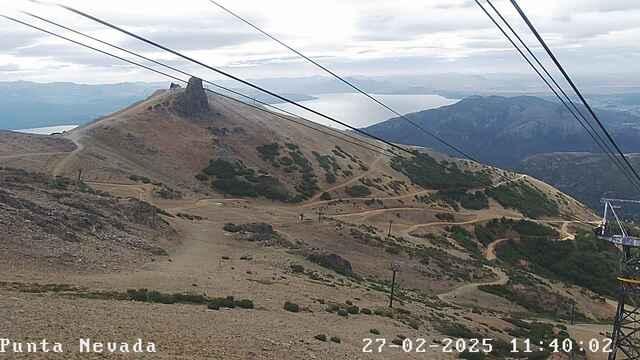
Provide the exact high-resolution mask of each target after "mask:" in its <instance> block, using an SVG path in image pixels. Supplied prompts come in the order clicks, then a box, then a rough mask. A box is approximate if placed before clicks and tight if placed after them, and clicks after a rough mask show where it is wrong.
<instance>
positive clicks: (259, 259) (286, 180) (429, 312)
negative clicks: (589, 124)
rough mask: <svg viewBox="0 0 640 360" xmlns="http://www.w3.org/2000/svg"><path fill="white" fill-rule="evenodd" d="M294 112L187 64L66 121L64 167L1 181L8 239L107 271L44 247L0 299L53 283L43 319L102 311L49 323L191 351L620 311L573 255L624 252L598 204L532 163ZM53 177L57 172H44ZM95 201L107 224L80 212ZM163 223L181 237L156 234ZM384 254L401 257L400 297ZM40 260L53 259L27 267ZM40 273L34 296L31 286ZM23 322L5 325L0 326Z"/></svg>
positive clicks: (310, 343)
mask: <svg viewBox="0 0 640 360" xmlns="http://www.w3.org/2000/svg"><path fill="white" fill-rule="evenodd" d="M289 120H291V119H290V118H283V117H282V116H280V115H276V114H273V113H269V112H264V111H260V110H257V109H253V108H250V107H248V106H246V105H241V104H238V103H237V102H234V101H232V100H229V99H225V98H222V97H219V96H213V95H209V96H207V95H206V94H205V93H204V91H203V89H202V87H201V83H200V82H199V81H198V80H197V79H192V81H190V85H189V87H188V88H186V89H180V88H178V89H175V88H174V89H171V90H166V91H158V92H156V93H155V94H154V95H153V96H152V97H150V98H149V99H147V100H145V101H143V102H140V103H138V104H135V105H133V106H131V107H129V108H127V109H124V110H122V111H120V112H118V113H115V114H113V115H111V116H107V117H105V118H102V119H99V120H97V121H95V122H93V123H91V124H89V125H87V126H85V127H82V128H79V129H77V130H74V131H72V132H70V133H68V134H65V135H64V138H65V139H68V140H69V141H71V142H73V143H75V144H76V145H77V147H76V148H75V149H71V150H72V151H70V152H67V153H65V154H63V155H62V156H59V155H56V156H57V157H55V158H50V159H49V165H50V166H49V168H48V169H45V170H47V171H49V173H50V175H49V176H55V175H59V176H63V177H59V178H55V177H51V178H50V177H47V176H44V175H38V176H36V177H35V178H36V179H38V182H39V183H38V184H40V185H38V186H37V187H36V186H35V185H31V187H20V186H18V185H17V181H14V180H6V181H9V182H8V183H7V184H9V185H10V186H8V190H7V191H11V192H10V195H7V196H6V197H4V198H0V206H4V207H5V208H6V209H8V210H6V211H5V213H6V214H8V215H6V216H11V218H10V220H9V221H8V222H10V223H11V226H12V227H11V229H12V230H11V231H12V232H13V233H14V234H21V235H20V236H22V237H18V238H16V239H17V240H16V239H14V240H12V241H10V242H9V243H8V244H9V245H10V247H9V248H10V249H12V252H11V253H10V254H13V255H11V256H10V257H13V256H17V255H15V254H18V250H19V249H20V248H19V244H21V243H25V242H28V241H31V242H33V243H34V244H36V245H37V244H40V245H38V246H37V247H35V248H34V250H29V251H31V252H32V253H33V252H36V250H37V249H40V247H39V246H42V247H41V248H46V247H47V246H49V247H50V248H53V249H68V247H69V246H71V245H70V244H73V246H76V247H81V248H82V251H81V253H82V252H86V253H91V254H92V255H91V256H94V257H95V259H96V260H95V262H96V264H97V265H99V266H102V263H104V262H109V264H112V265H113V268H111V267H107V268H106V269H105V270H104V271H93V272H87V271H78V270H82V269H79V268H76V267H73V266H71V265H69V263H67V262H65V261H63V259H62V258H60V257H55V258H48V257H47V256H44V255H42V254H40V253H38V254H36V255H34V256H32V260H33V261H32V263H28V264H27V263H25V265H24V266H23V268H16V270H14V271H12V272H11V273H9V275H7V273H5V276H4V278H0V285H2V286H1V287H0V302H2V299H3V297H2V296H3V295H5V294H7V295H8V296H18V297H20V298H21V299H24V302H22V303H21V304H19V305H17V306H16V305H13V306H12V309H13V310H15V311H30V309H32V308H33V307H37V306H38V304H39V303H40V302H42V301H43V299H44V296H47V297H48V299H50V300H49V301H51V302H54V303H55V304H56V307H55V309H45V310H44V311H42V312H40V313H39V314H38V316H37V319H36V320H34V324H41V323H42V324H44V323H46V322H48V321H50V319H52V318H56V317H60V316H62V317H66V318H68V317H69V312H70V311H71V310H70V309H72V308H73V306H77V307H80V308H82V309H85V308H88V307H92V306H99V307H102V308H109V315H100V314H98V315H95V316H96V317H92V318H90V315H88V313H87V312H85V311H81V312H80V313H79V314H78V317H79V318H80V319H75V320H74V321H69V324H68V327H67V328H65V329H66V330H65V331H64V332H63V333H62V335H60V336H62V337H64V339H63V340H64V341H69V342H71V341H73V336H74V334H75V332H74V331H73V330H74V329H75V330H77V329H79V328H80V327H82V326H85V328H84V329H85V330H87V329H89V330H88V331H91V332H92V333H93V334H96V336H105V334H107V333H108V332H109V331H110V330H109V328H110V326H111V325H110V324H113V322H114V321H115V320H114V319H119V323H121V324H124V325H122V326H126V328H127V329H128V330H127V334H128V335H127V336H131V337H136V336H142V337H144V336H145V335H148V336H151V337H153V339H154V340H155V341H156V342H157V343H158V346H159V347H160V349H162V350H161V351H162V352H163V354H164V355H165V357H167V358H188V359H203V358H208V357H209V356H210V354H212V353H215V354H217V355H216V356H217V358H220V359H283V358H291V359H308V358H318V359H336V358H345V359H359V358H362V346H363V342H362V341H363V340H362V339H363V338H367V337H376V336H377V335H379V334H382V336H383V337H386V338H388V340H389V341H392V340H393V339H394V338H399V337H402V336H407V337H410V338H416V337H423V338H425V339H426V340H427V341H428V343H429V344H431V343H433V344H438V341H441V339H442V338H443V337H467V338H469V337H476V338H483V337H491V338H494V339H496V341H499V342H501V344H502V345H504V344H505V343H506V342H507V341H508V340H509V339H510V338H511V337H513V336H517V337H527V336H533V335H536V336H539V335H540V334H545V336H546V335H549V336H551V334H560V335H558V336H566V337H569V336H573V328H569V329H568V331H569V332H566V331H565V330H564V329H565V328H566V327H567V325H566V321H567V317H568V316H569V315H568V314H569V312H568V311H570V308H568V307H567V304H571V303H575V304H576V311H577V313H578V314H579V316H581V318H580V319H581V321H584V322H590V321H595V320H601V319H606V318H608V317H610V316H611V313H612V312H613V311H614V310H615V309H614V308H613V307H612V306H610V304H609V303H607V301H606V300H605V296H609V295H610V293H609V291H610V289H609V288H607V287H606V286H593V287H590V286H589V284H588V283H589V281H590V280H594V281H593V284H600V285H601V284H604V283H605V282H604V281H603V279H604V278H605V277H606V276H609V275H610V274H609V273H596V271H595V269H597V267H595V266H594V267H593V270H592V268H591V267H590V266H588V264H581V263H580V262H579V261H578V259H583V258H584V254H585V253H586V252H588V251H591V250H590V249H593V248H597V249H598V252H597V254H595V255H593V256H591V257H590V258H589V261H593V262H597V263H599V264H603V266H607V264H609V263H610V262H611V261H613V259H614V258H615V252H614V250H613V249H610V248H607V247H606V246H604V245H602V244H599V243H597V240H595V239H594V238H593V237H592V234H591V233H590V229H591V223H592V222H594V221H597V217H596V216H595V214H593V213H592V212H591V211H590V210H589V209H587V208H586V207H584V206H583V205H582V204H580V203H579V202H577V201H576V200H574V199H573V198H571V197H569V196H567V195H565V194H563V193H561V192H559V191H558V190H556V189H554V188H553V187H551V186H549V185H547V184H545V183H542V182H540V181H538V180H536V179H533V178H531V177H528V176H525V175H520V174H516V173H511V172H507V171H503V170H500V169H497V168H494V167H489V166H485V165H482V164H476V163H472V162H470V161H466V160H460V159H454V158H450V157H447V156H444V155H441V154H437V153H432V152H429V151H426V150H424V151H420V152H418V151H416V152H415V154H414V155H411V156H410V155H407V154H403V155H400V154H396V155H393V154H380V153H377V152H373V151H370V150H366V149H363V148H361V147H359V146H356V145H354V144H351V143H348V142H345V141H343V140H340V139H336V138H333V137H327V136H325V135H322V134H320V133H318V132H316V131H314V130H312V129H310V128H308V127H305V126H302V125H300V124H296V123H294V122H291V121H289ZM294 120H295V121H297V122H303V123H304V124H305V125H308V126H314V127H316V128H318V129H322V130H323V131H329V129H327V128H325V127H322V126H320V125H317V124H313V123H308V122H305V121H304V120H301V119H294ZM368 143H369V144H376V145H377V146H384V144H379V143H374V142H370V141H369V142H368ZM68 150H70V149H66V148H65V149H64V150H63V151H68ZM16 151H17V152H19V151H20V150H16ZM22 151H26V150H22ZM25 156H27V157H28V155H25ZM34 156H35V155H34ZM11 171H13V170H11ZM10 175H11V176H17V175H15V174H14V173H10ZM78 175H80V181H78ZM21 176H22V175H21ZM24 176H26V175H24ZM31 176H35V175H31ZM8 178H10V177H8ZM69 179H71V180H69ZM34 181H35V180H34ZM59 182H62V183H63V184H65V186H67V189H51V186H54V187H55V185H56V184H59ZM50 183H51V184H50ZM43 184H47V185H46V186H45V185H43ZM12 187H13V188H12ZM81 187H82V188H83V189H84V191H85V192H77V191H75V190H74V189H75V188H77V189H78V190H80V189H81ZM70 192H73V194H70ZM103 192H104V193H108V194H110V195H111V197H106V196H104V194H103ZM15 197H21V198H25V199H29V201H33V203H37V204H39V205H38V206H39V207H35V205H34V206H32V207H33V209H34V210H29V209H30V208H29V207H26V206H23V205H20V204H22V202H19V203H17V205H16V202H15V200H13V199H14V198H15ZM131 197H132V198H134V199H136V200H132V199H130V198H131ZM140 200H142V201H140ZM23 201H26V200H23ZM7 204H9V205H7ZM11 204H14V205H11ZM80 204H82V206H80ZM149 204H153V205H149ZM131 207H134V208H136V207H143V208H145V209H149V210H150V211H151V212H153V211H154V210H153V209H155V207H157V208H158V209H161V210H158V211H161V213H160V214H159V215H157V216H154V217H153V218H154V219H155V220H154V223H153V224H156V225H157V224H160V226H161V227H160V228H157V227H154V226H150V224H149V223H148V218H145V219H146V220H144V221H142V222H141V220H143V219H137V220H136V218H135V217H133V218H132V213H131V211H130V208H131ZM18 208H19V209H24V211H26V212H27V213H24V212H23V211H22V210H21V211H16V210H15V209H18ZM40 208H42V209H43V210H42V211H40V210H37V211H36V209H40ZM0 209H2V208H0ZM42 212H44V213H48V212H53V213H55V214H59V216H60V218H56V217H54V219H58V220H51V221H58V222H60V223H61V224H63V225H64V226H66V228H65V227H62V229H64V230H61V231H63V233H58V231H59V230H58V228H57V227H56V228H53V227H46V226H39V225H38V226H39V227H36V228H34V226H35V225H34V224H32V223H30V222H27V221H25V220H29V219H30V218H29V216H34V214H40V213H42ZM91 213H97V214H101V215H96V216H97V217H96V218H95V219H96V221H97V223H98V224H100V228H102V229H105V230H104V231H106V232H107V234H110V235H109V236H106V235H100V234H101V233H99V232H96V231H94V230H93V228H92V227H90V228H89V229H87V228H85V227H82V226H80V225H75V224H77V223H78V221H76V220H77V219H76V218H77V217H81V216H85V215H83V214H91ZM139 213H140V212H139V211H137V210H136V211H134V212H133V214H139ZM142 213H146V212H142ZM153 213H154V214H155V212H153ZM42 216H43V217H45V218H46V219H49V218H47V217H46V216H48V215H46V216H45V215H42ZM65 216H66V217H65ZM107 220H108V221H107ZM39 221H40V220H39ZM81 223H82V222H81ZM36 224H39V223H36ZM115 224H121V225H122V226H117V225H115ZM5 226H9V225H5ZM77 226H80V227H77ZM171 229H175V237H176V238H177V239H178V240H179V241H177V242H169V241H168V240H166V239H168V235H169V234H172V231H173V230H171ZM67 232H71V233H74V234H77V236H78V237H79V238H77V239H75V238H73V237H72V236H71V235H69V236H67V235H66V233H67ZM94 246H95V247H96V250H95V251H93V250H92V247H94ZM155 246H157V247H160V248H162V249H164V250H166V251H167V256H157V255H154V254H155V253H156V252H157V251H158V252H159V250H157V249H156V247H155ZM107 249H110V250H107ZM24 251H26V250H24ZM108 251H114V252H115V254H112V253H110V252H108ZM546 251H548V252H549V253H548V254H547V253H546ZM547 255H548V256H547ZM92 259H93V258H92ZM565 259H566V260H567V261H566V262H565V261H564V260H565ZM574 260H575V261H574ZM92 263H93V262H92ZM133 263H135V266H131V265H132V264H133ZM391 264H397V265H398V266H399V268H400V272H399V273H398V278H397V280H398V282H397V285H398V288H397V289H396V296H397V297H396V300H395V303H394V308H393V309H390V308H389V307H388V301H389V299H388V296H389V292H390V286H391V283H390V277H391V270H390V268H391ZM583 265H584V266H583ZM43 267H44V268H47V267H49V268H50V271H49V272H48V273H47V274H46V276H34V275H33V273H34V271H32V270H33V269H41V268H43ZM578 267H579V268H578ZM612 268H614V266H612ZM576 274H579V275H580V276H576ZM15 279H19V281H13V280H15ZM2 280H5V281H8V280H11V281H13V282H11V283H9V282H6V283H2ZM35 283H37V284H35ZM47 284H48V285H51V284H57V285H61V284H62V285H64V286H63V287H62V288H61V287H59V286H58V287H56V286H53V287H52V286H48V287H47ZM34 288H36V289H38V290H40V292H42V293H43V294H44V295H42V296H40V295H33V294H27V293H29V292H33V291H30V290H33V289H34ZM60 289H63V290H64V291H61V290H60ZM143 289H146V290H143ZM134 290H135V291H134ZM228 296H233V299H228V298H226V297H228ZM87 298H88V299H87ZM96 299H99V300H96ZM128 300H132V301H133V302H132V301H128ZM149 303H153V304H149ZM516 315H517V316H519V318H523V319H525V320H524V323H523V320H515V319H514V316H516ZM543 318H546V319H548V320H540V319H543ZM126 319H129V320H126ZM87 323H89V324H90V325H82V324H87ZM204 324H209V325H210V324H216V327H215V329H216V330H215V331H213V330H211V329H212V328H211V327H210V326H209V327H207V326H206V325H204ZM32 328H33V326H32ZM204 328H206V329H207V330H204ZM185 329H189V331H184V330H185ZM201 330H202V331H201ZM26 331H27V327H23V326H21V325H20V324H16V325H13V326H12V327H11V328H10V329H9V331H8V333H9V335H12V336H18V337H19V336H25V335H24V334H25V333H26ZM50 331H51V330H48V329H47V328H46V327H45V326H42V327H39V328H38V333H41V334H48V333H49V332H50ZM580 331H581V332H580V334H584V332H585V331H589V329H586V330H585V328H580ZM143 334H145V335H143ZM322 335H324V336H325V337H326V339H325V340H326V341H324V340H322V339H324V338H325V337H323V336H322ZM331 337H334V338H335V339H334V340H330V339H331ZM336 339H337V340H336ZM396 342H398V340H396ZM504 349H505V347H504V346H502V347H501V348H500V349H499V350H497V351H496V353H495V354H494V358H504V357H506V356H507V355H508V354H507V353H505V352H504V351H505V350H504ZM218 355H219V356H218ZM429 355H430V357H429V358H442V359H448V358H454V354H444V353H442V352H439V351H434V352H433V353H432V354H429ZM431 355H432V356H431ZM396 356H400V355H399V353H397V352H394V350H386V351H385V352H383V353H381V354H373V355H371V357H372V358H380V359H387V358H395V357H396ZM402 356H403V358H408V359H411V358H416V359H417V358H424V354H416V353H413V354H404V355H402ZM150 358H151V357H150Z"/></svg>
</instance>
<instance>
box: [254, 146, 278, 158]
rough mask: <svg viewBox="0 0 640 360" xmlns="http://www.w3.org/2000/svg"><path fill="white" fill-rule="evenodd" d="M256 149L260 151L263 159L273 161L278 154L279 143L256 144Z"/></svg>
mask: <svg viewBox="0 0 640 360" xmlns="http://www.w3.org/2000/svg"><path fill="white" fill-rule="evenodd" d="M256 150H257V151H258V153H260V157H261V158H262V159H263V160H268V161H274V160H275V159H276V157H278V156H279V155H280V144H278V143H271V144H265V145H261V146H257V147H256Z"/></svg>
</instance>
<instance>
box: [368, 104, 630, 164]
mask: <svg viewBox="0 0 640 360" xmlns="http://www.w3.org/2000/svg"><path fill="white" fill-rule="evenodd" d="M581 111H582V112H583V113H584V114H587V112H586V111H585V110H584V109H582V108H581ZM596 112H597V113H598V115H599V117H600V118H601V120H602V121H603V122H604V124H605V126H606V127H607V128H608V129H609V130H610V132H611V133H612V135H613V136H614V137H615V139H616V140H617V142H618V143H619V144H620V146H621V148H622V149H623V150H624V151H627V152H640V141H638V139H639V138H640V117H637V116H634V115H632V114H629V113H626V112H617V111H607V110H597V111H596ZM407 117H408V118H409V119H411V120H412V121H413V122H415V123H416V124H418V125H420V126H421V127H423V128H425V129H427V130H429V131H430V132H432V133H434V134H436V135H438V136H439V137H441V138H443V139H444V140H446V141H447V142H449V143H451V144H453V145H455V146H457V147H459V148H460V149H462V150H464V151H465V152H466V153H468V154H470V155H471V156H474V157H475V158H476V159H478V160H479V161H481V162H484V163H489V164H493V165H496V166H501V167H510V168H517V167H518V166H519V165H520V162H521V161H522V160H524V159H526V158H528V157H530V156H533V155H536V154H541V153H551V152H599V149H598V148H597V147H596V145H595V143H594V142H593V140H592V139H591V138H590V137H589V136H588V135H587V134H586V133H585V131H584V130H583V129H582V128H581V127H580V125H579V124H578V122H577V121H576V120H575V119H574V118H573V117H572V115H571V114H570V113H569V112H568V111H567V110H566V109H565V108H564V107H563V106H562V105H561V104H559V103H555V102H551V101H547V100H544V99H541V98H537V97H532V96H516V97H502V96H487V97H481V96H471V97H468V98H465V99H463V100H461V101H459V102H458V103H456V104H453V105H450V106H444V107H441V108H437V109H431V110H425V111H420V112H416V113H412V114H407ZM594 126H595V125H594ZM365 130H366V131H368V132H370V133H372V134H374V135H376V136H379V137H382V138H384V139H387V140H390V141H394V142H397V143H403V144H412V145H419V146H425V147H431V148H434V149H437V150H441V151H447V152H449V153H451V151H450V150H449V149H447V148H446V147H445V146H444V145H442V144H440V143H439V142H437V141H436V140H434V139H433V138H431V137H429V136H428V135H426V134H424V133H423V132H421V131H418V130H417V129H416V128H415V127H414V126H413V125H411V124H410V123H409V122H407V121H405V120H404V119H402V118H393V119H390V120H387V121H385V122H382V123H379V124H376V125H373V126H370V127H368V128H366V129H365Z"/></svg>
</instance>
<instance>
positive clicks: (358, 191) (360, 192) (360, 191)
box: [344, 184, 371, 197]
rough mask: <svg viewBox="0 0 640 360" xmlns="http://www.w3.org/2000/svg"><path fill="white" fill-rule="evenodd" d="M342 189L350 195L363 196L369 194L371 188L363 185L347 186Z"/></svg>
mask: <svg viewBox="0 0 640 360" xmlns="http://www.w3.org/2000/svg"><path fill="white" fill-rule="evenodd" d="M344 191H345V192H346V193H347V195H349V196H351V197H365V196H369V195H371V190H369V188H368V187H366V186H365V185H360V184H357V185H353V186H347V187H346V188H345V189H344Z"/></svg>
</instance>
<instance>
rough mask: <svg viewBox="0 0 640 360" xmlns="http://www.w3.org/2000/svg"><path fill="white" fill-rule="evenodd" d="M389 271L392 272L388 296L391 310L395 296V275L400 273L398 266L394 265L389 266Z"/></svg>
mask: <svg viewBox="0 0 640 360" xmlns="http://www.w3.org/2000/svg"><path fill="white" fill-rule="evenodd" d="M391 271H393V276H392V278H391V294H390V296H389V308H393V297H394V295H395V288H396V273H397V272H398V271H400V265H399V264H396V263H393V264H391Z"/></svg>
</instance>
